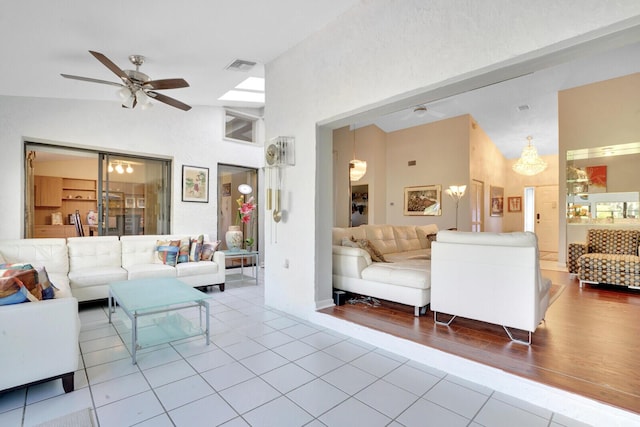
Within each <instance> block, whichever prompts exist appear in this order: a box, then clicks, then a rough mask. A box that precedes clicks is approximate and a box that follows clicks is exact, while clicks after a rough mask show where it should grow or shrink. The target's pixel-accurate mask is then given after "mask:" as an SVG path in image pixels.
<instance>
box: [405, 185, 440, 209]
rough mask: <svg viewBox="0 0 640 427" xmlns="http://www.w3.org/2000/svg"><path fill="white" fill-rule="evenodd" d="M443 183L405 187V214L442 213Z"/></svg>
mask: <svg viewBox="0 0 640 427" xmlns="http://www.w3.org/2000/svg"><path fill="white" fill-rule="evenodd" d="M441 195H442V186H441V185H423V186H419V187H405V188H404V214H405V215H430V216H440V215H442V209H441V205H440V201H441Z"/></svg>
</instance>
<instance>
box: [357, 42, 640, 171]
mask: <svg viewBox="0 0 640 427" xmlns="http://www.w3.org/2000/svg"><path fill="white" fill-rule="evenodd" d="M639 71H640V43H635V44H631V45H628V46H625V47H623V48H619V49H615V50H611V51H609V52H606V53H603V54H598V55H592V56H590V57H585V58H581V59H578V60H575V61H573V62H569V63H566V64H563V65H560V66H555V67H552V68H547V69H545V70H542V71H538V72H536V73H533V74H528V75H525V76H522V77H519V78H517V79H513V80H509V81H506V82H502V83H498V84H494V85H491V86H487V87H484V88H482V89H478V90H475V91H471V92H467V93H464V94H462V95H457V96H454V97H451V98H447V99H442V100H438V101H434V102H430V103H428V104H426V106H427V114H426V115H425V116H424V117H418V115H416V114H414V113H413V108H410V109H408V110H402V111H398V112H396V113H392V114H389V115H386V116H383V117H380V118H379V119H377V120H374V121H373V123H375V124H376V125H377V126H378V127H380V128H381V129H383V130H384V131H385V132H392V131H395V130H399V129H404V128H407V127H411V126H417V125H420V124H424V123H430V122H433V121H437V120H442V119H443V118H450V117H456V116H459V115H462V114H471V115H472V116H473V117H474V118H475V120H476V121H477V123H478V124H479V125H480V127H482V129H483V130H484V131H485V132H486V133H487V135H488V136H489V137H490V138H491V140H492V141H493V142H494V143H495V144H496V146H497V147H498V148H499V149H500V151H501V152H502V153H503V155H504V156H505V157H506V158H508V159H514V158H517V157H520V154H521V152H522V148H523V147H524V146H525V145H527V136H532V137H533V145H535V146H536V148H537V149H538V153H539V154H541V155H548V154H557V153H558V102H557V99H558V98H557V93H558V91H560V90H563V89H569V88H573V87H577V86H582V85H585V84H589V83H593V82H597V81H602V80H607V79H611V78H615V77H620V76H624V75H628V74H632V73H637V72H639ZM523 105H527V106H529V109H528V110H526V111H520V110H519V108H518V107H520V106H523ZM358 125H359V126H360V125H362V124H360V123H359V124H358ZM603 145H607V142H606V141H603Z"/></svg>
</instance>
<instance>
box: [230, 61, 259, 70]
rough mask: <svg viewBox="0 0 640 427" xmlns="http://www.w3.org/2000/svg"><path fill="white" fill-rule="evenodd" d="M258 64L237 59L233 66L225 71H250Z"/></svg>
mask: <svg viewBox="0 0 640 427" xmlns="http://www.w3.org/2000/svg"><path fill="white" fill-rule="evenodd" d="M255 65H256V63H255V62H253V61H246V60H244V59H236V60H235V61H233V62H232V63H231V64H229V65H227V66H226V67H225V70H229V71H245V72H246V71H249V70H250V69H252V68H253V67H255Z"/></svg>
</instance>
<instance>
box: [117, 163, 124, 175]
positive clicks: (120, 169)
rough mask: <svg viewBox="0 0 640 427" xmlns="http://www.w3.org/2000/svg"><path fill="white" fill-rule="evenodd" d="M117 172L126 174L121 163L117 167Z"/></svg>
mask: <svg viewBox="0 0 640 427" xmlns="http://www.w3.org/2000/svg"><path fill="white" fill-rule="evenodd" d="M116 172H118V173H120V174H122V173H124V168H123V167H122V165H121V164H120V163H118V164H117V165H116Z"/></svg>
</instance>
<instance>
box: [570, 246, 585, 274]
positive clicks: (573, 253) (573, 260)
mask: <svg viewBox="0 0 640 427" xmlns="http://www.w3.org/2000/svg"><path fill="white" fill-rule="evenodd" d="M588 251H589V247H588V246H587V244H586V243H569V256H568V259H567V268H568V269H569V273H573V274H577V273H578V258H580V257H581V256H582V255H584V254H586V253H588Z"/></svg>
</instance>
